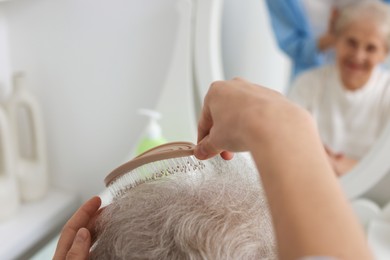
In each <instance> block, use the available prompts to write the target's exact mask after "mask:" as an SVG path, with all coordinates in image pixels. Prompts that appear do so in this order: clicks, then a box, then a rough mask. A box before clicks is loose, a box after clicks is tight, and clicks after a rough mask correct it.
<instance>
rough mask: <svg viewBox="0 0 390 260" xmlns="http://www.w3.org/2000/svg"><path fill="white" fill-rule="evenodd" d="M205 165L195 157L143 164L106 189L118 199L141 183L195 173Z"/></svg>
mask: <svg viewBox="0 0 390 260" xmlns="http://www.w3.org/2000/svg"><path fill="white" fill-rule="evenodd" d="M204 167H205V164H204V163H203V162H202V161H199V160H198V159H196V157H195V156H187V157H180V158H173V159H166V160H161V161H156V162H151V163H148V164H144V165H142V166H140V167H138V168H136V169H134V170H132V171H130V172H127V173H125V174H123V175H122V176H120V177H119V178H117V179H116V180H114V181H113V182H112V183H110V184H109V186H108V189H109V191H110V193H111V194H112V196H113V197H116V198H117V197H120V196H122V195H123V193H125V192H126V191H127V190H129V189H131V188H134V187H136V186H138V185H140V184H142V183H145V182H149V181H153V180H156V179H160V178H163V177H165V176H169V175H173V174H178V173H188V172H196V171H199V170H202V169H204Z"/></svg>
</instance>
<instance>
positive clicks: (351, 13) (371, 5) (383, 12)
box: [335, 0, 390, 49]
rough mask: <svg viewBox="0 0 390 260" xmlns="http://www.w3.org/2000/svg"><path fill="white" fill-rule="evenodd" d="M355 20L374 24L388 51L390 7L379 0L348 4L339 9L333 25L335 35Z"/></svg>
mask: <svg viewBox="0 0 390 260" xmlns="http://www.w3.org/2000/svg"><path fill="white" fill-rule="evenodd" d="M357 19H369V20H370V21H372V22H374V23H375V24H376V25H377V26H378V28H380V30H381V31H382V33H383V35H384V36H385V44H386V47H387V49H390V6H389V5H388V4H386V3H383V2H382V1H379V0H375V1H373V0H363V1H358V2H356V3H352V4H348V5H346V6H345V7H344V8H342V9H341V11H340V14H339V17H338V18H337V20H336V24H335V33H336V35H338V34H340V33H341V32H342V31H343V30H344V29H345V27H347V26H348V25H349V24H350V23H351V22H353V21H355V20H357Z"/></svg>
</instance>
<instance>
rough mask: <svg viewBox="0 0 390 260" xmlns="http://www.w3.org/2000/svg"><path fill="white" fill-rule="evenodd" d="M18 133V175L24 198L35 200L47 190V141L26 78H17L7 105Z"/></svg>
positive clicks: (18, 76)
mask: <svg viewBox="0 0 390 260" xmlns="http://www.w3.org/2000/svg"><path fill="white" fill-rule="evenodd" d="M8 112H9V116H10V121H11V126H12V129H13V131H14V133H15V143H16V144H15V145H16V173H17V178H18V182H19V189H20V194H21V199H22V200H23V201H25V202H29V201H36V200H39V199H41V198H42V197H44V195H45V194H46V193H47V191H48V186H49V179H48V172H47V152H46V141H45V135H44V129H43V122H42V115H41V110H40V106H39V104H38V102H37V100H36V99H35V98H34V97H33V96H32V95H31V94H30V93H29V92H28V91H27V90H26V89H25V86H24V75H23V74H21V73H18V74H16V75H15V76H14V92H13V93H12V95H11V98H10V100H9V102H8Z"/></svg>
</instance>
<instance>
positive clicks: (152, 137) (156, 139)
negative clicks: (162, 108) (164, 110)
mask: <svg viewBox="0 0 390 260" xmlns="http://www.w3.org/2000/svg"><path fill="white" fill-rule="evenodd" d="M138 113H139V114H141V115H145V116H147V117H149V123H148V126H147V127H146V132H145V135H144V136H143V137H142V138H141V141H140V142H139V143H138V146H137V148H136V153H137V155H139V154H141V153H143V152H145V151H147V150H149V149H151V148H153V147H156V146H158V145H161V144H164V143H166V142H167V141H166V140H165V138H163V136H162V133H161V132H162V131H161V127H160V125H159V124H158V123H157V120H159V119H160V118H161V115H160V113H158V112H156V111H154V110H150V109H139V110H138Z"/></svg>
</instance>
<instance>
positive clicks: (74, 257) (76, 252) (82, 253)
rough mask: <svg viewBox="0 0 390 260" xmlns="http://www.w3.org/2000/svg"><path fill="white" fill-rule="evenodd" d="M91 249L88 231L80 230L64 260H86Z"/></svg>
mask: <svg viewBox="0 0 390 260" xmlns="http://www.w3.org/2000/svg"><path fill="white" fill-rule="evenodd" d="M90 247H91V235H90V234H89V231H88V229H86V228H80V229H79V231H77V234H76V237H75V238H74V240H73V244H72V247H71V248H70V250H69V252H68V253H67V254H66V260H86V259H88V256H89V249H90Z"/></svg>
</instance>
